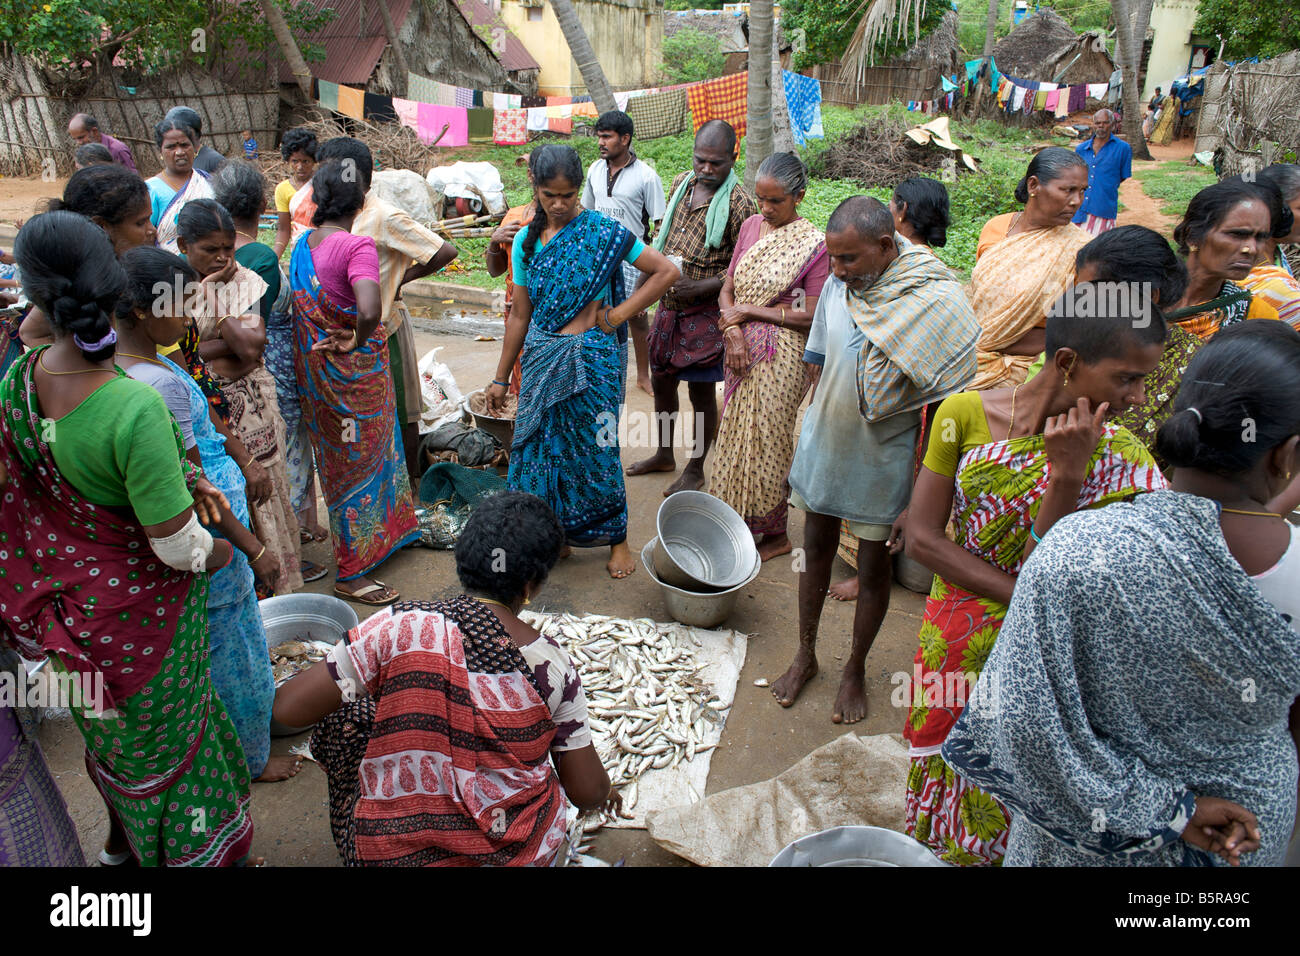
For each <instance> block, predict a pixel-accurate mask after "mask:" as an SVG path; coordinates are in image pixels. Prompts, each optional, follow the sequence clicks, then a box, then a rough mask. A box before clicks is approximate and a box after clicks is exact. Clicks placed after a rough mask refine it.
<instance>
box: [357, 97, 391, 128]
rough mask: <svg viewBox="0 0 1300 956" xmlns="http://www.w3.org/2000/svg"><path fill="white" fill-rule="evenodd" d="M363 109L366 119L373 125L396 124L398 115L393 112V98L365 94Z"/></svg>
mask: <svg viewBox="0 0 1300 956" xmlns="http://www.w3.org/2000/svg"><path fill="white" fill-rule="evenodd" d="M362 108H363V109H364V110H365V113H366V119H367V120H369V121H370V122H372V123H396V122H397V113H395V112H394V111H393V98H392V97H391V96H385V95H384V94H382V93H365V94H363V96H362Z"/></svg>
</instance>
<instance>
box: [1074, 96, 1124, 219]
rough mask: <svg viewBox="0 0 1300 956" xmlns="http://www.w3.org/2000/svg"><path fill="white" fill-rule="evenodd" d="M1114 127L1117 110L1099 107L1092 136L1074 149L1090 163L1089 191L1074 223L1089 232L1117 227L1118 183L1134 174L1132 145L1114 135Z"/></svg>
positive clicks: (1095, 115) (1094, 117)
mask: <svg viewBox="0 0 1300 956" xmlns="http://www.w3.org/2000/svg"><path fill="white" fill-rule="evenodd" d="M1114 129H1115V114H1114V113H1112V112H1111V111H1110V110H1098V111H1097V112H1096V114H1094V115H1093V117H1092V138H1091V139H1089V140H1087V141H1086V142H1083V143H1080V144H1079V145H1078V146H1076V147H1075V149H1074V151H1075V152H1076V153H1078V154H1079V155H1080V156H1082V157H1083V161H1084V162H1085V163H1087V164H1088V191H1087V192H1086V193H1085V194H1084V197H1083V202H1082V203H1081V204H1080V206H1079V211H1078V212H1076V213H1075V214H1074V223H1075V225H1078V226H1082V227H1083V228H1084V230H1085V231H1086V232H1087V233H1088V234H1089V235H1090V236H1100V235H1101V234H1102V233H1103V232H1105V231H1106V230H1107V229H1114V228H1115V219H1116V217H1117V216H1118V215H1119V184H1120V183H1122V182H1123V181H1124V180H1126V179H1128V178H1129V177H1130V176H1132V175H1133V149H1132V147H1130V146H1129V144H1128V143H1126V142H1124V141H1123V140H1122V139H1116V138H1115V137H1114V136H1113V135H1111V134H1112V133H1113V132H1114Z"/></svg>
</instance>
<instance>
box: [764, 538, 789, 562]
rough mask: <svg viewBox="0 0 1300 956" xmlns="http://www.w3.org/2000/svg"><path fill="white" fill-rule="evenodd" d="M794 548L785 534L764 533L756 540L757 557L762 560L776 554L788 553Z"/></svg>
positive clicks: (773, 556)
mask: <svg viewBox="0 0 1300 956" xmlns="http://www.w3.org/2000/svg"><path fill="white" fill-rule="evenodd" d="M792 550H794V545H792V544H791V543H790V538H789V537H788V536H787V535H785V534H765V535H763V537H762V538H760V539H759V541H758V557H759V559H760V560H762V561H766V560H767V559H768V558H775V557H776V556H777V555H781V554H789V553H790V552H791V551H792Z"/></svg>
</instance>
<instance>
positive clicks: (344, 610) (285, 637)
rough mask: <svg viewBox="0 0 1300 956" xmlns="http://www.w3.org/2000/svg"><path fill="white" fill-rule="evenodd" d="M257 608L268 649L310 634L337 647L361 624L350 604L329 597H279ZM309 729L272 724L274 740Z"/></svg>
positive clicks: (302, 595)
mask: <svg viewBox="0 0 1300 956" xmlns="http://www.w3.org/2000/svg"><path fill="white" fill-rule="evenodd" d="M257 606H258V609H259V610H260V611H261V613H262V626H263V627H264V628H266V641H267V644H266V646H267V647H268V648H271V647H275V646H276V645H278V644H282V643H284V642H285V641H291V640H294V639H296V638H306V637H307V636H308V635H309V634H310V635H311V637H312V638H313V639H315V640H318V641H328V642H329V643H331V644H334V643H337V642H338V641H340V640H342V638H343V635H344V634H345V633H347V632H348V631H349V630H351V629H352V628H354V627H356V626H357V625H358V624H359V623H361V622H360V621H359V620H358V619H357V612H356V611H354V610H353V609H352V606H351V605H350V604H348V603H347V602H346V601H342V600H340V599H339V598H336V597H332V596H330V595H328V594H280V595H277V596H276V597H270V598H267V599H266V600H265V601H258V602H257ZM310 729H311V727H286V726H285V725H284V724H282V723H280V722H279V721H277V720H274V719H273V720H272V721H271V736H272V737H292V736H293V735H295V734H301V733H303V732H304V731H307V730H310Z"/></svg>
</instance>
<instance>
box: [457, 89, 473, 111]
mask: <svg viewBox="0 0 1300 956" xmlns="http://www.w3.org/2000/svg"><path fill="white" fill-rule="evenodd" d="M456 105H457V106H459V107H462V108H464V109H469V108H470V107H471V106H473V105H474V91H473V90H471V89H469V88H468V87H465V86H458V87H456Z"/></svg>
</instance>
